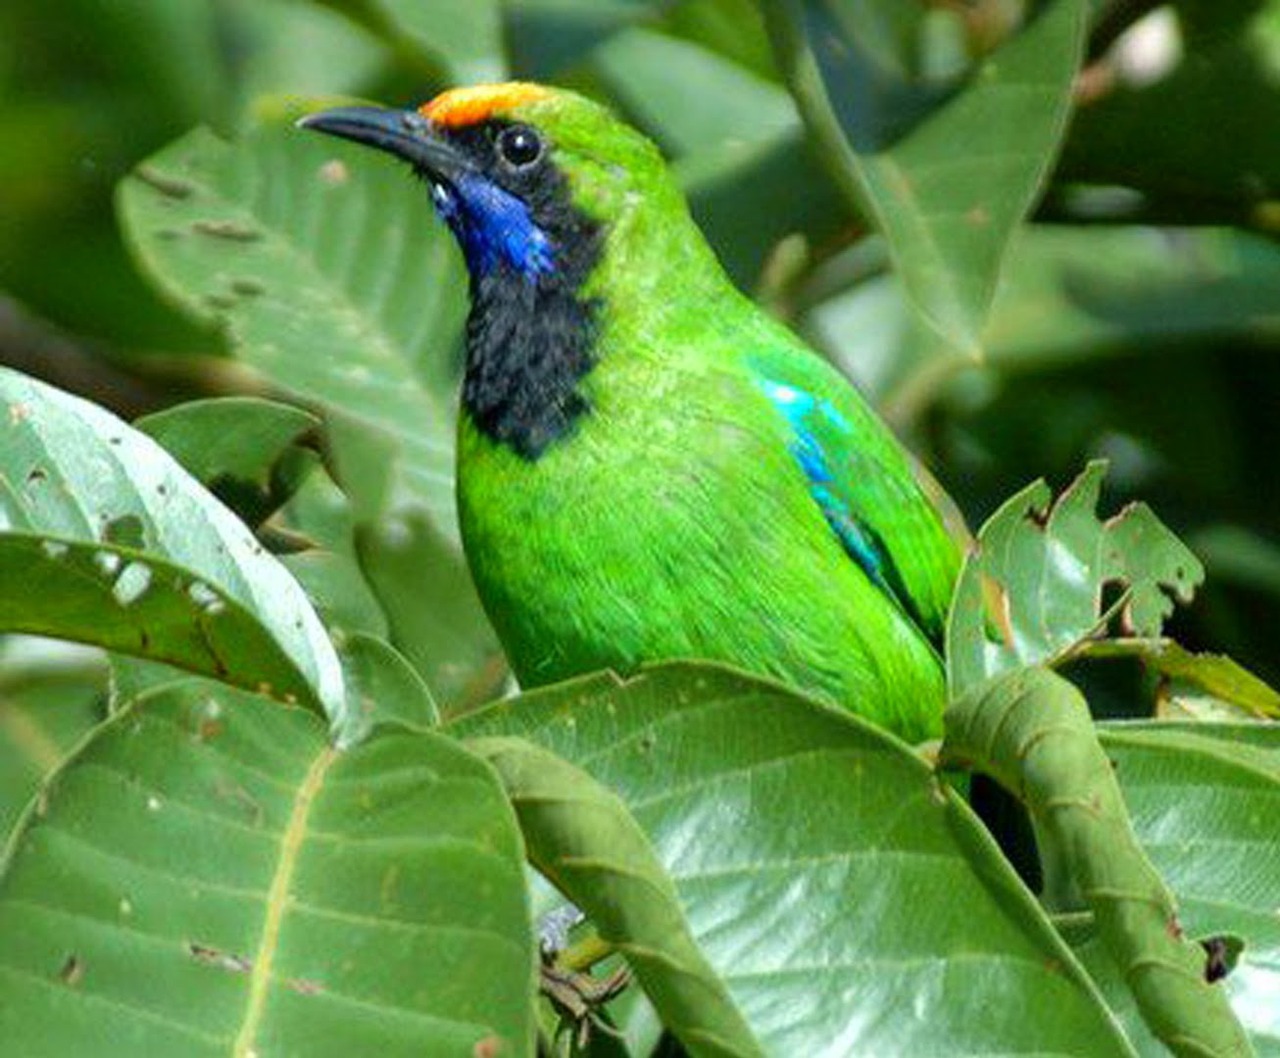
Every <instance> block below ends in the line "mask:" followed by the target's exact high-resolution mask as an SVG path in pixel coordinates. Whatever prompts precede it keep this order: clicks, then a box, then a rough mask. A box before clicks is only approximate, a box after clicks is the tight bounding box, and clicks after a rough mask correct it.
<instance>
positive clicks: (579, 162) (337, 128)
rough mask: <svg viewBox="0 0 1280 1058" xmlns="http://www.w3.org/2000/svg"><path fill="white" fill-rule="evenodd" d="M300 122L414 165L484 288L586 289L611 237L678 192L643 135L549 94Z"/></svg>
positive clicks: (573, 98)
mask: <svg viewBox="0 0 1280 1058" xmlns="http://www.w3.org/2000/svg"><path fill="white" fill-rule="evenodd" d="M300 124H302V125H303V127H306V128H312V129H317V130H319V131H321V132H327V133H330V134H332V135H335V136H341V137H343V138H346V139H350V140H355V141H356V142H358V143H363V144H366V145H368V146H371V147H376V148H379V149H381V150H384V151H387V152H388V153H390V154H393V155H395V156H397V157H399V158H401V159H403V160H404V161H406V162H408V163H409V164H410V165H412V166H413V168H414V169H415V171H417V172H418V173H419V174H420V175H421V176H423V177H424V178H425V179H426V180H427V181H428V183H429V184H430V186H431V189H432V199H433V201H434V204H435V207H436V209H437V211H438V212H439V213H440V215H441V217H443V219H444V220H445V221H446V222H448V224H449V226H450V227H451V228H452V229H453V232H454V234H455V235H456V237H457V239H458V242H459V244H460V245H461V247H462V250H463V253H464V254H465V256H466V258H467V264H468V266H469V268H470V270H471V273H472V276H473V277H476V278H480V277H483V276H486V275H488V274H491V273H494V272H496V271H501V272H503V273H506V274H507V275H508V276H512V274H514V275H515V276H520V277H523V278H525V279H536V278H538V277H540V276H544V275H548V274H551V273H555V272H557V271H561V270H563V271H567V272H570V273H577V274H575V275H573V277H572V278H574V279H576V280H577V281H578V282H579V283H580V282H581V281H582V280H583V279H585V278H586V277H585V274H583V273H584V270H589V269H590V266H591V265H592V264H593V263H594V259H595V256H596V255H597V254H598V253H599V250H600V245H599V243H600V241H601V239H602V238H603V237H604V235H605V234H606V233H608V232H610V231H612V230H614V229H616V228H617V227H619V225H620V224H622V226H624V227H625V223H624V222H625V221H626V219H627V218H628V217H630V216H631V215H632V214H633V213H635V212H636V211H637V209H639V208H640V207H642V206H644V205H645V204H648V203H652V202H654V201H655V200H662V201H664V202H665V201H667V200H669V198H670V195H671V194H673V193H674V187H673V185H672V184H671V181H670V178H669V177H668V175H667V172H666V167H665V166H664V164H663V162H662V159H661V157H660V155H659V154H658V151H657V149H656V148H655V147H654V146H653V144H651V143H650V142H649V141H648V140H647V139H645V137H643V136H642V135H640V134H639V133H638V132H636V131H635V130H633V129H631V128H630V127H629V126H627V125H626V124H625V123H623V122H622V121H620V120H618V119H617V118H615V117H614V116H613V115H612V114H611V113H610V112H609V111H608V110H607V109H606V108H604V107H602V106H600V105H599V104H597V103H594V102H592V101H590V100H588V99H586V98H584V97H583V96H580V95H578V94H576V93H574V92H569V91H564V90H561V89H555V88H550V87H547V86H544V85H539V84H532V83H527V82H511V83H507V84H494V85H477V86H474V87H469V88H455V89H452V90H450V91H447V92H444V93H443V94H441V95H439V96H437V97H436V98H435V99H433V100H431V101H430V102H429V103H426V104H425V105H424V106H422V107H421V108H419V109H417V110H394V109H384V108H381V107H341V108H338V109H335V110H328V111H324V112H322V113H319V114H313V115H310V116H309V117H306V118H304V119H303V120H302V122H301V123H300Z"/></svg>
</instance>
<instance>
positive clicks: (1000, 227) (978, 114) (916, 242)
mask: <svg viewBox="0 0 1280 1058" xmlns="http://www.w3.org/2000/svg"><path fill="white" fill-rule="evenodd" d="M915 7H916V5H904V4H899V3H895V2H894V0H885V2H882V3H877V4H861V5H858V4H852V3H839V2H836V0H787V2H785V3H779V4H771V5H768V11H769V14H770V25H771V29H772V32H773V36H774V42H775V46H776V48H777V50H778V57H779V62H780V63H781V65H782V66H783V68H784V69H785V70H786V73H787V79H788V81H789V82H790V84H791V87H792V90H793V91H794V92H795V94H796V97H797V99H798V101H799V103H800V108H801V111H802V113H804V115H805V118H806V120H807V122H808V123H809V125H810V127H811V129H812V130H813V132H814V133H815V135H816V136H817V138H818V139H819V141H820V142H821V143H822V145H823V146H824V148H825V149H826V151H827V153H828V154H829V156H830V160H831V164H832V166H833V168H834V170H835V172H836V173H837V175H839V176H840V177H841V179H842V182H843V185H844V187H845V189H846V191H847V192H848V194H849V195H850V196H851V198H852V200H853V201H854V202H856V203H857V204H858V206H859V208H860V210H861V211H862V212H864V213H865V214H866V215H867V216H869V217H872V218H873V219H874V220H875V222H876V224H877V226H878V227H879V228H880V230H881V232H882V233H883V234H884V235H885V237H886V238H887V240H888V242H889V247H890V251H891V253H892V254H893V258H894V261H895V263H896V265H897V268H898V271H899V273H900V275H901V276H902V280H903V282H904V284H905V287H906V290H907V294H908V297H909V299H910V301H911V303H912V304H913V306H914V307H915V308H916V310H917V311H918V312H919V313H920V315H921V316H922V318H923V319H924V320H925V321H926V322H927V323H928V325H929V326H931V327H932V328H933V329H935V330H936V331H937V332H938V333H939V334H940V335H941V336H942V337H943V338H944V339H945V340H946V341H947V342H948V344H949V345H951V346H952V347H954V348H957V349H959V350H962V351H964V352H966V353H969V354H977V353H979V352H980V351H981V348H982V345H981V338H982V331H983V325H984V323H985V320H986V316H987V312H988V309H989V307H990V304H991V299H992V296H993V295H994V292H995V285H996V279H997V277H998V275H999V272H1000V266H1001V263H1002V261H1003V259H1004V255H1005V251H1006V249H1007V247H1008V244H1009V240H1010V238H1011V236H1012V235H1013V232H1014V230H1015V228H1016V227H1017V225H1018V223H1019V222H1020V221H1021V220H1022V219H1023V217H1024V216H1025V214H1026V212H1027V210H1028V209H1029V208H1030V206H1031V204H1032V202H1033V200H1034V198H1035V196H1036V194H1037V192H1038V191H1039V188H1040V186H1041V183H1042V182H1043V180H1044V178H1045V175H1046V174H1047V172H1048V170H1049V167H1050V164H1051V162H1052V159H1053V156H1054V153H1055V151H1056V148H1057V145H1058V142H1059V140H1060V139H1061V137H1062V134H1063V131H1064V129H1065V126H1066V120H1067V114H1068V109H1069V104H1070V99H1071V86H1072V82H1073V79H1074V77H1075V73H1076V68H1077V65H1078V62H1079V56H1080V48H1081V41H1082V38H1083V31H1084V21H1085V17H1084V16H1085V8H1084V4H1083V3H1082V2H1081V0H1052V2H1051V3H1049V4H1048V5H1047V6H1046V7H1045V9H1044V10H1043V11H1041V12H1040V13H1038V14H1037V15H1035V16H1033V17H1032V18H1031V19H1030V21H1029V22H1028V24H1027V25H1026V26H1025V27H1024V28H1023V30H1022V31H1021V32H1020V33H1019V34H1018V35H1017V36H1016V37H1014V38H1013V39H1011V40H1009V41H1008V42H1007V43H1006V44H1005V45H1004V46H1003V47H1002V48H1000V49H999V50H998V51H996V52H995V53H993V54H992V55H990V56H988V57H986V58H985V59H983V60H982V61H981V62H980V63H979V64H978V65H977V67H976V68H975V69H974V70H973V71H972V72H971V74H970V75H969V77H968V79H967V81H966V82H965V83H964V84H963V86H962V87H959V88H956V89H954V90H951V84H950V83H949V82H944V84H943V85H941V86H934V85H931V84H929V83H927V82H925V83H920V82H916V81H913V80H912V79H911V77H910V76H909V74H910V72H911V71H910V68H909V67H908V66H907V64H906V63H905V62H904V59H903V54H902V52H903V49H904V47H906V46H908V45H909V44H910V43H911V42H910V41H909V40H906V41H904V37H905V36H906V35H907V34H908V32H909V31H915V30H916V28H917V27H916V26H915V25H914V23H913V21H912V19H913V18H914V19H916V20H918V19H919V18H920V17H922V16H921V15H920V14H919V13H915V14H913V12H912V9H914V8H915ZM870 30H875V32H870ZM948 90H951V94H949V95H947V94H946V93H947V92H948Z"/></svg>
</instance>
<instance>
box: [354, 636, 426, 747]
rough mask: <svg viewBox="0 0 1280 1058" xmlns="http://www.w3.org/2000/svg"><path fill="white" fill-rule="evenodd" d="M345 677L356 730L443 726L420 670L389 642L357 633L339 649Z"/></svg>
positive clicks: (416, 728) (418, 728) (417, 728)
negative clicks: (391, 725) (379, 726)
mask: <svg viewBox="0 0 1280 1058" xmlns="http://www.w3.org/2000/svg"><path fill="white" fill-rule="evenodd" d="M340 655H341V657H342V671H343V673H344V674H345V675H346V682H347V696H348V700H349V702H350V703H352V704H351V705H349V707H348V712H349V713H350V715H351V716H352V717H358V718H359V719H358V720H357V721H355V722H356V724H357V727H356V731H357V732H358V731H361V730H364V729H367V728H369V727H372V726H376V725H377V724H379V723H385V722H388V721H393V722H395V723H398V724H403V725H404V726H406V727H411V728H413V729H415V730H426V729H427V728H432V727H436V726H437V725H438V724H439V723H440V711H439V710H438V709H437V708H436V703H435V701H434V699H432V697H431V691H430V690H429V689H428V688H427V685H426V684H425V683H424V682H423V680H422V677H421V676H419V675H418V671H417V669H415V668H414V667H413V666H412V665H410V664H409V662H407V661H406V660H405V659H404V657H403V656H402V655H401V654H400V653H399V652H398V651H397V650H396V649H395V648H394V647H393V646H391V645H390V644H389V643H387V642H384V641H383V640H381V639H378V638H377V637H376V636H371V635H365V634H364V633H362V632H355V633H352V634H351V635H349V636H346V637H345V639H344V640H343V642H342V646H341V649H340Z"/></svg>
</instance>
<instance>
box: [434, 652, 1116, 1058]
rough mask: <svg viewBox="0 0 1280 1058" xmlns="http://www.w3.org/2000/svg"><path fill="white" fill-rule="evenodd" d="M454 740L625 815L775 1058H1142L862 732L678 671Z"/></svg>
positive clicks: (531, 697)
mask: <svg viewBox="0 0 1280 1058" xmlns="http://www.w3.org/2000/svg"><path fill="white" fill-rule="evenodd" d="M452 730H454V731H455V732H457V733H459V734H463V735H467V736H475V735H519V736H523V737H526V738H529V739H530V740H532V741H534V742H536V743H538V744H539V745H542V746H544V747H546V748H547V749H550V750H551V751H553V752H555V753H558V754H559V755H560V756H562V757H564V758H565V759H566V760H568V761H570V762H571V763H573V764H575V765H576V766H577V767H579V768H582V769H583V770H585V771H586V772H588V773H589V774H590V775H591V776H592V777H593V778H594V779H595V780H596V781H598V782H600V783H602V784H603V785H605V786H606V787H608V788H610V789H612V790H613V791H614V792H615V793H617V794H618V795H619V796H620V797H621V798H622V800H623V802H624V803H625V804H626V805H627V807H628V808H629V809H630V811H631V813H632V815H633V816H634V817H635V819H636V821H637V822H638V823H639V824H640V826H641V827H642V828H643V830H644V831H645V833H646V835H647V836H648V839H649V841H650V842H651V843H652V845H653V847H654V849H655V850H656V852H657V855H658V858H659V860H660V861H661V862H662V864H663V866H664V867H665V868H666V870H667V872H668V874H669V875H670V877H671V879H672V880H673V881H674V882H675V886H676V891H677V893H678V895H679V898H680V902H681V904H682V906H683V909H684V914H685V917H686V919H687V921H688V924H689V927H690V929H691V931H692V933H693V936H694V938H695V940H696V941H697V942H698V944H699V946H700V947H701V948H702V951H703V953H704V955H705V957H706V959H707V961H708V962H709V963H710V965H711V966H712V968H713V969H714V970H715V971H716V972H717V973H718V974H719V975H720V977H721V978H722V980H723V981H724V983H725V985H726V986H727V988H728V991H729V994H730V996H731V998H732V999H733V1001H734V1002H735V1004H736V1005H737V1006H738V1009H739V1010H740V1011H741V1012H742V1014H743V1016H744V1017H745V1018H746V1020H747V1023H748V1025H749V1027H750V1028H751V1030H752V1032H753V1033H754V1034H755V1036H756V1037H757V1039H758V1040H759V1041H760V1043H761V1045H762V1046H763V1048H764V1049H765V1051H766V1053H769V1054H778V1055H800V1054H803V1055H813V1056H819V1055H831V1056H842V1055H848V1054H931V1055H948V1054H956V1055H958V1054H971V1053H975V1052H982V1053H1000V1054H1006V1055H1016V1054H1037V1055H1046V1054H1080V1053H1087V1054H1090V1055H1095V1056H1101V1055H1113V1054H1114V1055H1123V1054H1129V1053H1130V1052H1129V1049H1128V1047H1127V1045H1126V1043H1125V1042H1124V1040H1123V1038H1122V1037H1121V1036H1120V1035H1119V1033H1118V1031H1117V1029H1116V1028H1115V1026H1114V1024H1113V1023H1112V1022H1111V1020H1110V1018H1109V1016H1108V1015H1107V1013H1106V1012H1105V1010H1104V1009H1103V1006H1102V1002H1101V999H1100V998H1099V997H1098V996H1097V995H1096V993H1095V992H1094V991H1093V988H1092V986H1091V985H1090V983H1089V981H1088V979H1087V978H1086V977H1085V976H1084V975H1083V973H1082V972H1081V971H1080V969H1079V968H1078V966H1077V965H1076V964H1075V962H1074V960H1073V959H1072V958H1071V957H1070V956H1069V954H1068V953H1067V950H1066V949H1065V947H1063V946H1062V945H1061V942H1060V941H1059V940H1058V938H1057V936H1056V934H1055V933H1054V931H1053V930H1052V928H1051V927H1050V926H1049V924H1048V922H1047V920H1046V919H1045V918H1044V916H1043V915H1042V914H1041V913H1040V911H1039V909H1038V907H1037V906H1036V903H1035V901H1034V899H1033V898H1032V897H1031V895H1030V894H1029V893H1028V892H1027V891H1026V890H1025V889H1024V888H1023V887H1022V886H1021V884H1020V883H1019V882H1018V881H1017V879H1016V877H1015V876H1014V875H1013V872H1012V870H1011V868H1010V867H1009V866H1008V864H1007V863H1006V862H1005V861H1004V860H1003V858H1002V857H1001V856H1000V855H999V853H998V852H997V851H996V849H995V847H994V845H993V844H992V843H991V841H990V840H989V839H988V838H987V837H986V834H985V831H984V830H983V829H982V828H981V826H980V825H979V824H978V823H977V822H976V821H975V820H974V818H973V816H972V815H971V814H970V813H969V811H968V809H967V808H966V807H965V806H964V805H963V804H962V803H961V802H960V801H959V799H958V798H956V797H955V796H954V795H953V794H952V793H951V792H950V791H948V790H947V789H946V788H945V787H943V786H941V785H940V784H939V783H938V782H937V780H936V779H935V777H934V776H933V775H932V773H931V772H930V771H929V769H928V767H927V766H926V765H925V764H924V763H923V761H921V760H920V759H919V758H918V757H916V756H915V755H914V754H912V753H911V752H910V751H908V750H907V749H906V748H905V747H903V746H902V745H901V744H900V743H899V742H897V741H896V740H895V739H893V738H892V737H890V736H888V735H886V734H885V733H883V732H881V731H880V730H878V729H876V728H874V727H872V726H870V725H868V724H865V723H863V722H861V721H859V720H858V719H857V718H855V717H851V716H849V715H846V714H844V713H840V712H836V711H834V710H830V709H826V708H824V707H822V706H819V705H816V704H814V703H812V702H810V701H809V700H808V699H805V698H803V697H801V696H799V695H797V694H795V693H793V692H790V691H787V690H785V689H782V688H780V687H778V686H776V685H773V684H769V683H764V682H761V681H758V680H752V679H749V678H747V677H745V676H739V675H736V674H734V673H731V672H729V671H727V670H724V669H720V668H716V667H712V666H688V665H670V666H664V667H661V668H658V669H654V670H652V671H651V672H650V673H648V674H646V675H643V676H641V677H639V678H637V679H634V680H632V681H630V682H627V683H623V684H618V683H617V682H615V681H612V680H609V679H606V678H594V679H587V680H583V681H579V682H576V683H569V684H566V685H564V686H563V687H559V688H549V689H547V690H545V691H539V692H533V693H529V694H526V695H524V696H522V697H521V698H518V699H515V700H514V701H512V702H504V703H501V704H499V705H496V706H493V707H491V708H489V709H487V710H485V711H483V712H482V713H479V714H476V715H475V716H473V717H470V718H466V719H463V720H462V721H460V722H456V723H455V724H454V725H452ZM956 908H963V909H964V913H963V914H956V913H955V909H956ZM961 952H962V953H963V957H958V953H961ZM1028 1010H1035V1011H1036V1017H1034V1018H1029V1017H1027V1016H1026V1012H1027V1011H1028ZM976 1011H981V1016H977V1015H976V1014H975V1012H976Z"/></svg>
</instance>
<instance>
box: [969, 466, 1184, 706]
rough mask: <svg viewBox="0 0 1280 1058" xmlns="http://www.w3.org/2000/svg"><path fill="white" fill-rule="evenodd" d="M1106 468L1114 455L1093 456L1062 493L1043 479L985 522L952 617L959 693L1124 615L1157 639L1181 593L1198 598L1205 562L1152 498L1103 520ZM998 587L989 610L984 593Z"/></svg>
mask: <svg viewBox="0 0 1280 1058" xmlns="http://www.w3.org/2000/svg"><path fill="white" fill-rule="evenodd" d="M1105 473H1106V464H1105V463H1102V462H1097V461H1095V462H1092V463H1090V464H1089V465H1088V467H1087V468H1086V469H1085V471H1084V473H1082V474H1081V475H1080V477H1078V478H1077V479H1076V480H1075V481H1074V482H1073V483H1072V484H1071V486H1070V487H1069V488H1068V489H1067V490H1066V491H1065V492H1063V494H1062V495H1061V496H1059V497H1058V498H1057V499H1056V500H1055V499H1053V496H1052V493H1051V492H1050V490H1049V486H1048V485H1046V484H1045V483H1044V481H1037V482H1035V483H1034V484H1032V485H1029V486H1028V487H1027V488H1025V489H1023V490H1022V491H1021V492H1019V493H1018V494H1017V495H1016V496H1013V497H1012V498H1011V499H1009V500H1007V501H1006V502H1005V503H1004V504H1003V505H1002V506H1001V507H1000V509H999V510H998V511H996V513H995V514H993V515H992V516H991V517H990V518H989V519H988V520H987V523H986V524H985V525H984V526H983V527H982V529H981V531H980V532H979V533H978V543H977V545H976V547H975V548H974V550H973V551H972V552H971V553H970V555H969V558H968V560H967V561H966V562H965V565H964V569H963V570H962V571H961V573H960V580H959V583H958V584H957V586H956V594H955V598H954V599H953V600H952V604H951V616H950V620H949V621H948V624H947V666H948V679H949V682H950V686H951V693H952V696H953V697H954V696H956V695H957V694H959V693H960V692H962V691H964V690H966V689H967V688H969V687H972V686H974V685H976V684H978V683H980V682H982V680H984V679H986V678H987V677H990V676H994V675H997V674H999V673H1001V672H1007V671H1009V670H1011V669H1014V668H1017V667H1019V666H1021V665H1037V664H1042V663H1048V664H1053V663H1056V662H1059V661H1062V660H1063V659H1065V658H1066V657H1067V656H1068V655H1069V654H1070V653H1071V652H1072V651H1073V650H1075V649H1076V648H1078V647H1079V646H1080V645H1081V644H1083V643H1085V642H1086V641H1087V640H1088V639H1089V638H1090V637H1091V636H1094V635H1096V634H1097V633H1099V632H1100V631H1105V629H1106V627H1107V624H1108V622H1109V620H1110V619H1111V618H1112V617H1115V616H1118V617H1119V618H1120V621H1121V623H1122V625H1123V627H1124V629H1125V631H1126V632H1127V633H1128V634H1130V635H1136V636H1139V637H1142V638H1147V639H1154V638H1156V637H1158V636H1159V634H1160V629H1161V625H1162V624H1163V622H1164V619H1165V618H1166V617H1168V615H1169V614H1170V613H1171V612H1172V611H1173V605H1174V600H1175V599H1178V600H1180V601H1182V602H1189V601H1190V600H1191V596H1192V595H1193V593H1194V592H1195V589H1196V587H1197V586H1198V585H1199V584H1200V582H1201V581H1202V580H1203V579H1204V569H1203V567H1202V566H1201V565H1200V562H1199V560H1198V559H1197V558H1196V557H1195V555H1193V554H1192V553H1191V552H1190V551H1189V550H1187V548H1186V546H1185V545H1184V544H1183V543H1182V542H1181V541H1180V540H1179V539H1178V538H1177V537H1176V536H1174V535H1173V533H1171V532H1170V531H1169V530H1168V529H1166V528H1165V526H1164V525H1163V524H1162V523H1161V521H1160V520H1159V519H1158V518H1157V517H1156V516H1155V514H1153V513H1152V511H1151V509H1150V508H1149V507H1147V505H1146V504H1143V503H1134V504H1131V505H1129V506H1128V507H1126V508H1125V509H1124V510H1123V511H1121V512H1120V513H1119V514H1117V515H1115V516H1114V517H1112V518H1109V519H1107V520H1106V521H1101V520H1099V518H1098V516H1097V514H1096V509H1097V505H1098V495H1099V492H1100V490H1101V488H1102V478H1103V476H1104V475H1105ZM1113 584H1114V585H1120V586H1121V587H1122V588H1123V594H1122V595H1121V597H1120V599H1119V600H1118V601H1117V602H1116V603H1115V604H1114V605H1112V606H1110V607H1108V608H1106V609H1105V610H1104V607H1103V589H1104V588H1105V587H1106V586H1107V585H1113ZM992 595H994V596H995V597H996V603H995V611H996V612H995V613H994V615H991V616H990V617H989V616H988V613H987V609H986V607H985V606H984V596H992ZM988 621H991V622H992V623H994V624H995V626H996V628H997V631H998V634H999V640H997V639H995V638H992V635H991V633H990V631H989V626H988Z"/></svg>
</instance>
